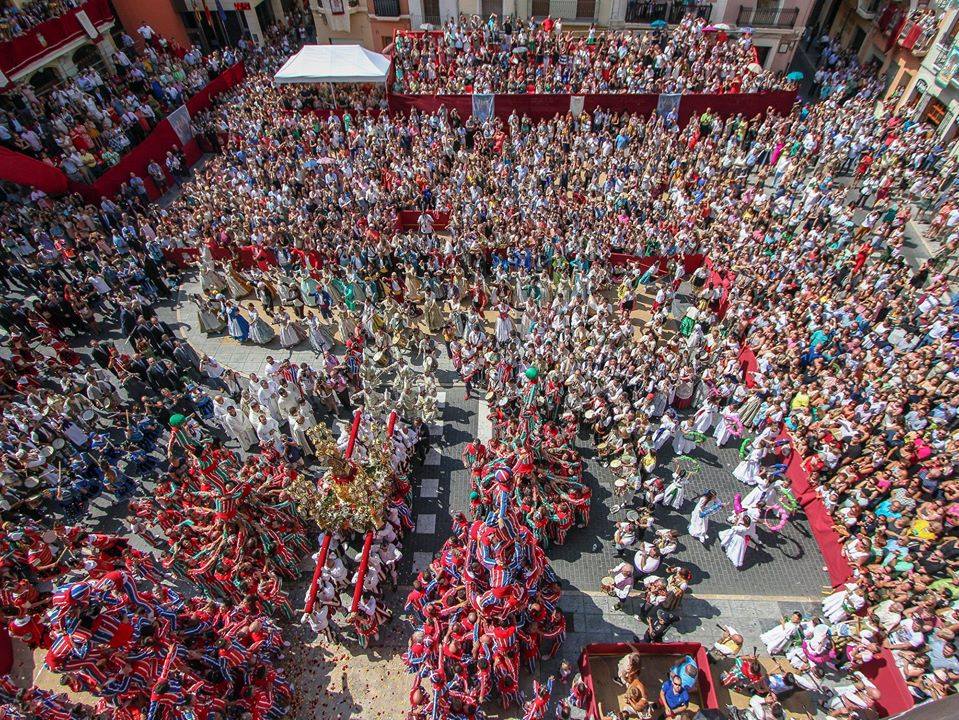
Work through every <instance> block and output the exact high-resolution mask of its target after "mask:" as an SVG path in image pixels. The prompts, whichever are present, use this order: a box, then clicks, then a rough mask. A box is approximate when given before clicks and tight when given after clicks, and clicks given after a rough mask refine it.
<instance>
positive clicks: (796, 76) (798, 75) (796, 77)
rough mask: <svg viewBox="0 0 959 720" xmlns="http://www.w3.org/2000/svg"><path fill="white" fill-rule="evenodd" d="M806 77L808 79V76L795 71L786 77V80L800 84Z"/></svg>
mask: <svg viewBox="0 0 959 720" xmlns="http://www.w3.org/2000/svg"><path fill="white" fill-rule="evenodd" d="M804 77H806V76H805V75H803V74H802V73H801V72H799V71H798V70H793V71H792V72H791V73H789V74H788V75H787V76H786V79H787V80H792V81H793V82H799V81H800V80H802V79H803V78H804Z"/></svg>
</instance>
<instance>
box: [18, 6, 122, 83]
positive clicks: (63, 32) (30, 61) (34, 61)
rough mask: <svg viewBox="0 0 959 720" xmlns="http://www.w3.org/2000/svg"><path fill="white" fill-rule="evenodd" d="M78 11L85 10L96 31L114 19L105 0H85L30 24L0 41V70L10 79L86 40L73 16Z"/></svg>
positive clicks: (88, 38) (80, 26) (101, 32)
mask: <svg viewBox="0 0 959 720" xmlns="http://www.w3.org/2000/svg"><path fill="white" fill-rule="evenodd" d="M82 11H86V14H87V17H88V18H90V22H91V23H92V25H93V27H94V29H95V30H96V31H97V32H98V33H99V34H100V35H102V34H103V33H104V32H106V31H107V29H108V28H109V27H110V26H112V25H113V23H114V21H115V19H114V17H113V11H112V10H111V9H110V3H109V0H87V1H86V2H84V3H82V4H80V5H78V6H77V7H75V8H73V9H72V10H69V11H68V12H66V13H65V14H63V15H61V16H59V17H55V18H51V19H50V20H46V21H44V22H42V23H40V24H39V25H34V26H33V27H32V28H30V29H29V30H27V31H26V32H24V33H22V34H20V35H17V36H16V37H14V38H11V39H9V40H4V41H2V42H0V71H3V74H4V75H6V76H7V78H8V79H9V80H11V81H13V80H16V79H18V78H19V77H21V76H22V75H25V74H26V73H27V72H29V71H30V70H31V69H33V68H37V67H40V66H41V65H43V64H44V63H46V62H49V61H50V60H52V59H54V58H56V57H58V56H59V55H60V54H62V53H64V52H66V51H67V50H68V49H71V48H77V47H79V46H80V45H82V44H83V43H84V42H87V41H90V40H91V38H90V36H89V35H88V34H87V32H86V31H85V30H84V29H83V26H82V25H81V24H80V21H79V20H77V15H78V14H79V13H80V12H82Z"/></svg>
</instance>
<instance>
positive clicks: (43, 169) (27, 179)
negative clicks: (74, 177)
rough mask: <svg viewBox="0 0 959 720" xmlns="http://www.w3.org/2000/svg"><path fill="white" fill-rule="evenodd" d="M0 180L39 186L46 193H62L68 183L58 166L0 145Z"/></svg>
mask: <svg viewBox="0 0 959 720" xmlns="http://www.w3.org/2000/svg"><path fill="white" fill-rule="evenodd" d="M0 180H6V181H7V182H12V183H15V184H16V185H27V186H30V187H35V188H39V189H40V190H43V192H45V193H46V194H47V195H62V194H63V193H65V192H66V191H67V185H68V182H67V176H66V175H64V174H63V171H62V170H61V169H60V168H58V167H55V166H53V165H48V164H47V163H45V162H42V161H40V160H35V159H34V158H32V157H30V156H29V155H24V154H23V153H18V152H14V151H13V150H8V149H7V148H5V147H0Z"/></svg>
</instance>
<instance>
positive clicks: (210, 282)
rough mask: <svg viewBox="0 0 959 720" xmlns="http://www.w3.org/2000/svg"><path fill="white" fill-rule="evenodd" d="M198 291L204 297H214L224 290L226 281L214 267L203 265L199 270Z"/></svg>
mask: <svg viewBox="0 0 959 720" xmlns="http://www.w3.org/2000/svg"><path fill="white" fill-rule="evenodd" d="M200 290H201V291H202V292H203V293H204V294H205V295H215V294H216V293H218V292H221V291H223V290H226V280H224V279H223V276H222V275H221V274H220V273H219V272H217V270H216V268H215V267H213V266H212V265H204V266H203V267H201V268H200Z"/></svg>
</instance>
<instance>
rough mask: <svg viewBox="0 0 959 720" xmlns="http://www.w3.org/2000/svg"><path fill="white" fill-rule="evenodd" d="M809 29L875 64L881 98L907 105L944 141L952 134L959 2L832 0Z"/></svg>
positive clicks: (958, 94) (958, 106)
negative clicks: (881, 82)
mask: <svg viewBox="0 0 959 720" xmlns="http://www.w3.org/2000/svg"><path fill="white" fill-rule="evenodd" d="M815 28H816V30H817V32H822V33H828V34H829V35H831V36H832V37H833V38H834V39H835V40H836V41H838V43H839V45H840V46H841V47H842V48H844V49H845V50H847V51H848V52H850V53H852V54H854V55H856V57H857V58H858V60H859V62H860V63H862V64H863V65H867V66H868V65H871V66H873V67H875V68H876V70H877V71H878V72H879V74H880V76H882V77H883V78H884V79H885V84H886V92H885V98H886V100H888V101H891V102H893V103H895V105H896V106H897V107H899V108H911V109H912V111H913V112H912V116H913V117H914V118H915V119H917V120H920V121H923V122H926V123H928V124H929V125H931V126H933V127H935V128H936V130H937V132H939V133H940V135H941V136H942V137H944V138H945V139H952V138H953V137H954V136H955V135H956V118H957V116H959V77H957V76H959V48H957V47H956V36H957V33H959V0H935V1H933V2H920V1H919V0H911V1H905V0H832V2H831V3H830V4H828V5H825V6H824V7H823V8H822V13H821V15H820V16H819V17H818V18H817V19H816V25H815ZM954 77H956V78H957V79H956V80H955V81H953V78H954Z"/></svg>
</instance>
